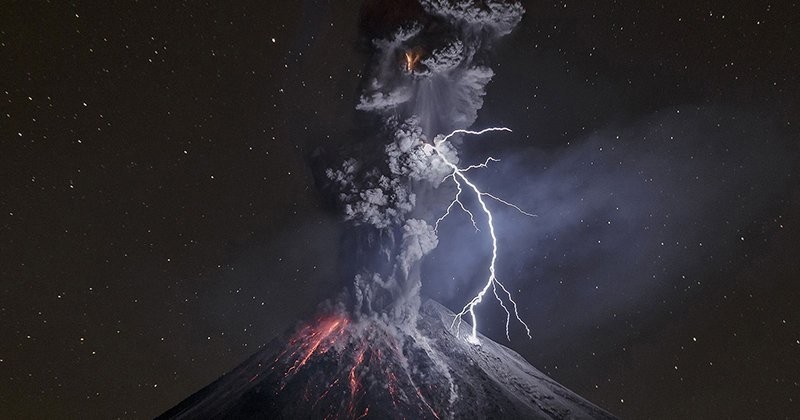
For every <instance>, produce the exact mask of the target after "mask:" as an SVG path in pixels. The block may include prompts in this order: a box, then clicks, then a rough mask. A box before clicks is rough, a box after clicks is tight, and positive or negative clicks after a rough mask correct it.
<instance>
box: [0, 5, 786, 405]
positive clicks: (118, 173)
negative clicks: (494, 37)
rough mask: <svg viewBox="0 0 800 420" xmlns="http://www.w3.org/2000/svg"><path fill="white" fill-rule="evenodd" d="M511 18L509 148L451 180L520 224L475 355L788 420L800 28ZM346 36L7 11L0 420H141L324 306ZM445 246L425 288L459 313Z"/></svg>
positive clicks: (333, 10)
mask: <svg viewBox="0 0 800 420" xmlns="http://www.w3.org/2000/svg"><path fill="white" fill-rule="evenodd" d="M387 3H390V2H387ZM524 4H525V7H526V9H527V13H526V15H525V17H524V18H523V20H522V22H521V23H520V25H519V27H518V28H517V30H516V31H515V32H514V33H512V34H511V35H509V36H507V37H506V38H504V39H503V40H502V41H501V42H499V43H498V44H497V46H496V48H495V49H494V50H493V53H492V56H491V57H490V60H491V63H492V67H493V68H494V70H495V73H496V75H495V78H494V79H493V81H492V83H491V84H490V85H489V87H488V92H487V96H486V98H485V105H484V107H483V109H482V110H481V111H480V113H479V117H478V121H477V122H476V124H475V126H476V127H479V126H489V125H501V124H502V125H506V126H509V127H511V128H513V129H514V133H513V135H508V136H502V137H501V136H497V137H493V138H492V139H493V140H492V141H491V142H477V143H475V144H473V145H470V146H469V147H467V148H466V149H465V151H464V153H465V155H464V156H465V158H467V159H470V158H471V159H473V160H481V157H482V156H485V155H486V154H487V153H491V154H492V155H494V156H495V157H498V158H500V159H501V163H502V165H496V166H493V167H492V168H490V169H489V170H487V171H486V172H484V173H483V174H482V175H480V177H479V178H478V180H479V182H481V184H482V185H486V186H487V187H489V189H491V190H492V191H495V192H497V194H499V195H502V196H503V197H508V198H510V199H511V198H513V200H514V202H515V203H517V204H519V205H521V206H523V207H524V208H526V209H530V210H531V211H533V212H535V213H537V214H538V215H539V217H538V218H536V219H535V220H528V219H525V218H522V219H520V218H519V217H517V216H515V215H514V214H513V213H512V212H505V211H503V212H501V213H500V214H501V216H502V217H501V220H500V221H499V222H498V225H499V228H498V232H499V233H500V235H501V237H502V239H501V242H500V247H501V249H502V250H505V252H504V253H503V254H502V255H501V257H500V258H501V260H500V262H499V266H500V270H501V271H500V274H501V276H503V278H504V280H505V281H506V283H507V284H509V285H510V286H511V287H512V288H513V290H514V291H515V294H516V296H517V300H518V303H520V312H521V315H522V317H523V318H525V319H526V322H528V324H529V325H530V326H531V328H532V330H533V339H532V340H527V339H526V338H524V335H523V334H521V332H520V331H519V330H513V331H512V342H511V343H508V342H506V341H505V338H504V334H503V331H502V325H503V319H502V316H501V313H499V311H497V310H496V308H495V309H492V308H487V309H486V310H485V311H484V312H482V317H484V319H485V321H484V322H483V325H486V327H485V328H484V331H483V332H484V333H485V334H486V335H487V336H489V337H491V338H493V339H495V340H496V341H498V342H500V343H505V344H507V345H509V346H510V347H511V348H513V349H514V350H516V351H518V352H519V353H520V354H522V355H523V356H524V357H525V358H526V359H527V360H529V361H530V362H531V363H532V364H533V365H534V366H536V367H538V368H539V369H541V370H542V371H544V372H545V373H547V374H548V375H550V376H551V377H553V378H554V379H556V380H557V381H559V382H560V383H562V384H563V385H565V386H567V387H568V388H570V389H572V390H574V391H575V392H577V393H578V394H580V395H582V396H584V397H586V398H588V399H589V400H591V401H592V402H595V403H596V404H598V405H600V406H602V407H604V408H607V409H608V410H610V411H612V412H614V413H615V414H618V415H620V416H622V417H625V418H686V417H692V418H723V417H728V418H750V417H761V418H784V417H789V416H792V415H793V413H796V412H797V411H798V410H800V407H798V400H799V399H800V318H798V315H797V309H796V306H797V305H796V303H797V302H798V301H799V300H800V283H798V280H800V262H799V261H798V259H797V258H796V253H797V251H796V244H797V241H798V239H800V184H798V181H797V168H798V163H799V162H798V157H799V156H800V155H799V154H798V144H797V140H798V134H800V133H799V132H798V126H800V119H798V116H799V115H800V105H799V104H798V101H797V92H798V91H799V90H800V79H799V76H798V75H799V74H800V59H798V58H797V55H798V51H797V49H798V47H799V46H800V33H798V28H797V27H796V23H797V20H798V16H800V4H797V3H793V2H788V1H787V2H762V1H753V2H746V4H733V3H731V2H723V1H693V2H680V1H663V2H648V3H647V5H646V6H644V5H643V3H642V2H638V1H627V0H620V1H608V2H606V1H603V2H579V3H572V2H540V1H525V2H524ZM360 8H361V2H360V1H345V0H340V1H335V2H334V1H333V0H330V1H323V0H305V1H297V2H263V1H241V2H235V4H208V3H202V2H172V3H158V4H156V3H152V2H114V3H113V4H112V5H101V4H99V3H94V4H90V3H85V4H81V3H67V2H12V3H9V4H6V5H4V7H3V11H2V12H0V60H1V61H2V65H0V84H1V85H2V86H0V121H1V123H0V136H2V137H1V138H2V142H1V143H0V180H2V188H0V333H2V337H3V339H2V340H0V412H2V413H6V414H8V415H11V416H12V417H16V418H37V417H38V418H43V417H81V418H115V417H123V418H147V417H152V416H154V415H157V414H159V413H161V412H163V411H164V410H166V409H168V408H169V407H171V406H173V405H174V404H176V403H177V402H179V401H180V400H182V399H183V398H185V397H186V396H188V395H189V394H190V393H192V392H194V391H195V390H197V389H199V388H200V387H202V386H204V385H206V384H207V383H209V382H210V381H212V380H213V379H215V378H217V377H218V376H219V375H221V374H222V373H224V372H226V371H227V370H229V369H231V368H232V367H234V366H236V365H237V364H238V363H240V362H241V361H242V360H244V358H246V357H247V356H248V355H250V354H252V353H253V352H255V351H256V350H257V349H258V347H259V346H260V345H262V344H264V343H266V342H268V341H269V340H270V339H271V338H273V337H274V336H276V335H277V334H278V333H280V332H282V331H284V330H285V329H287V328H290V327H291V326H293V325H295V323H296V322H298V321H299V320H302V319H304V318H305V317H308V316H309V315H310V314H312V313H313V312H314V309H315V307H316V306H317V305H318V304H319V303H320V302H321V301H323V300H324V299H326V298H330V297H332V296H335V295H336V294H337V293H338V292H339V291H340V290H341V288H342V286H343V284H345V282H346V281H347V279H342V278H340V276H339V275H338V274H337V273H340V272H341V271H342V266H343V265H344V264H345V263H344V262H343V261H342V259H343V258H345V257H343V256H344V255H346V253H344V252H342V249H341V247H340V245H341V238H342V236H343V232H344V231H345V229H347V228H348V226H347V225H345V224H343V223H341V222H340V219H341V215H340V214H338V213H337V212H336V211H335V209H333V208H331V206H330V205H329V197H327V195H326V194H327V193H326V192H325V191H324V190H323V189H321V188H319V184H320V183H319V181H318V179H316V178H315V176H314V169H313V167H314V165H315V164H316V163H315V162H317V160H316V158H315V157H316V156H319V155H320V154H323V155H325V154H329V155H333V154H335V153H336V151H337V150H341V149H345V148H348V147H351V146H352V145H353V144H356V143H358V142H359V141H361V139H363V138H368V137H370V136H369V134H368V133H365V130H367V129H369V126H368V125H366V124H364V123H363V116H361V115H359V113H358V112H357V111H356V110H355V109H354V108H355V104H356V103H357V101H358V95H359V92H360V88H361V87H362V86H363V85H362V83H363V80H362V77H363V75H364V74H365V72H366V65H367V63H368V60H369V50H368V40H366V39H365V37H364V32H363V31H362V30H361V24H362V23H361V21H360ZM459 220H460V221H461V222H464V220H463V219H457V218H456V219H453V220H452V221H449V222H448V224H446V225H445V226H444V227H443V229H442V231H441V232H440V237H441V242H440V245H439V247H438V248H437V249H436V250H435V251H434V252H433V253H432V254H431V255H430V256H429V257H428V259H426V261H425V263H424V264H423V282H424V286H423V290H424V292H425V293H426V294H427V295H428V296H430V297H433V298H435V299H437V300H439V301H440V302H442V303H443V304H445V305H447V306H449V307H450V308H451V309H456V308H459V307H460V306H461V305H463V302H464V300H465V299H468V298H469V297H470V296H471V294H472V293H473V292H474V285H475V283H474V282H471V279H474V278H475V277H474V273H475V272H477V271H479V264H480V261H481V258H482V257H480V256H481V255H485V251H486V249H485V248H486V246H485V244H482V245H481V244H476V245H474V246H464V244H471V243H473V242H474V237H472V236H469V235H473V233H471V231H470V229H465V226H464V225H463V223H459ZM471 276H472V277H471ZM425 279H429V281H426V280H425Z"/></svg>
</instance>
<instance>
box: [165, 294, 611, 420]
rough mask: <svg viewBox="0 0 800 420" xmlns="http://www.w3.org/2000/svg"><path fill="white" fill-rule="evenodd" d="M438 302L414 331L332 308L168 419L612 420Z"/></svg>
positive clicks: (426, 307)
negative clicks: (471, 339)
mask: <svg viewBox="0 0 800 420" xmlns="http://www.w3.org/2000/svg"><path fill="white" fill-rule="evenodd" d="M454 316H455V315H454V314H453V313H452V312H450V311H449V310H448V309H446V308H445V307H443V306H442V305H440V304H438V303H437V302H434V301H432V300H428V301H426V302H425V303H424V304H423V305H422V308H421V311H420V317H419V321H418V325H417V328H416V330H415V331H401V330H399V329H397V328H396V327H394V326H392V325H389V324H386V323H385V322H383V321H381V320H379V319H375V318H370V319H361V320H351V319H349V318H347V317H345V316H344V315H343V313H335V312H333V313H329V314H327V315H323V316H320V317H318V318H317V319H316V320H315V321H314V322H312V323H309V324H307V325H305V326H302V327H300V328H298V329H297V330H296V331H295V332H294V333H293V334H287V335H286V336H285V337H282V338H276V339H275V340H273V341H272V342H271V343H270V344H268V345H267V346H265V347H264V348H263V349H262V350H261V351H259V352H258V353H256V354H254V355H253V356H252V357H250V358H249V359H248V360H247V361H245V362H244V363H242V364H241V365H239V366H238V367H236V368H235V369H233V370H232V371H230V372H228V373H227V374H225V375H224V376H222V377H221V378H219V379H218V380H216V381H215V382H213V383H212V384H210V385H208V386H207V387H205V388H203V389H201V390H200V391H198V392H197V393H195V394H193V395H192V396H190V397H189V398H187V399H186V400H184V401H183V402H181V403H180V404H178V405H177V406H175V407H174V408H172V409H170V410H169V411H167V412H165V413H164V414H163V415H161V416H160V417H159V418H160V419H206V418H231V419H234V418H235V419H255V418H271V419H323V418H325V419H358V418H365V419H481V418H495V419H566V418H569V419H588V418H592V419H613V418H614V416H613V415H611V414H609V413H608V412H606V411H604V410H602V409H600V408H598V407H597V406H595V405H593V404H592V403H590V402H588V401H586V400H584V399H583V398H581V397H579V396H578V395H576V394H574V393H573V392H572V391H569V390H568V389H566V388H564V387H563V386H561V385H560V384H558V383H556V382H555V381H553V380H552V379H550V378H549V377H547V376H546V375H544V374H543V373H541V372H539V371H538V370H536V369H535V368H534V367H533V366H531V365H530V364H529V363H528V362H526V361H525V360H524V359H523V358H522V357H521V356H520V355H518V354H517V353H515V352H514V351H512V350H510V349H509V348H507V347H505V346H502V345H500V344H497V343H495V342H493V341H491V340H489V339H488V338H486V337H483V336H481V337H480V340H481V344H479V345H474V344H470V343H468V342H467V341H466V340H464V339H463V336H464V335H467V334H469V333H470V332H469V326H468V325H465V324H462V327H461V331H455V330H453V329H451V328H450V324H451V322H452V319H453V317H454Z"/></svg>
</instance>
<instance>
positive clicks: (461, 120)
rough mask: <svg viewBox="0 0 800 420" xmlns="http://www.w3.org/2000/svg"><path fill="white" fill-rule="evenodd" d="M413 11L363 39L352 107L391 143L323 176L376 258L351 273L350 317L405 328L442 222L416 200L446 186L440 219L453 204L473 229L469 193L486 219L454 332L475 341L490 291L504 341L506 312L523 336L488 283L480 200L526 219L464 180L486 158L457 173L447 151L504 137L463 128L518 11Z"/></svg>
mask: <svg viewBox="0 0 800 420" xmlns="http://www.w3.org/2000/svg"><path fill="white" fill-rule="evenodd" d="M406 3H408V2H406ZM384 6H385V7H391V5H390V4H385V2H384ZM416 7H417V11H418V12H420V13H419V15H418V16H416V18H415V19H412V20H411V21H407V22H405V23H404V24H402V25H400V26H399V27H397V28H396V29H395V30H394V31H393V32H390V33H388V34H385V35H384V36H382V37H379V38H377V39H375V40H373V41H372V44H373V47H374V62H373V66H372V69H371V75H370V77H369V79H368V80H367V81H366V87H365V90H364V92H363V94H362V96H361V99H360V102H359V104H358V105H357V108H358V109H359V110H362V111H364V112H366V113H368V114H370V115H374V116H377V117H378V118H379V119H380V121H381V124H382V125H383V127H384V129H385V132H386V133H387V134H388V137H390V138H391V141H390V142H389V143H388V144H387V145H386V146H385V148H384V150H383V152H384V153H385V154H384V156H383V158H382V159H380V162H379V164H378V165H375V166H372V167H364V166H365V165H362V163H361V162H360V161H359V160H358V159H356V158H351V159H347V160H346V161H345V162H344V163H343V164H342V165H341V167H338V168H332V169H328V170H327V172H326V175H327V177H328V179H329V180H330V181H331V182H332V184H333V185H334V186H335V188H336V190H337V191H338V199H339V201H340V202H341V206H342V209H343V211H344V214H345V218H346V219H347V220H348V221H350V222H352V223H354V224H355V225H358V226H359V228H360V229H364V228H365V227H366V229H367V231H368V233H367V234H365V235H364V238H365V239H363V242H366V243H365V244H361V245H362V246H364V247H365V248H369V249H371V250H373V252H374V253H375V254H377V255H375V256H374V258H375V260H376V261H377V262H376V263H373V264H365V266H364V267H361V268H360V269H359V272H358V273H356V275H355V281H354V285H353V296H354V301H353V307H354V312H355V313H356V314H358V315H359V316H366V317H372V318H380V319H383V320H385V321H387V322H388V323H391V324H394V325H397V326H399V327H400V328H403V329H405V330H407V331H411V330H413V328H414V325H415V322H416V319H417V318H416V317H417V313H418V311H419V306H420V294H419V292H420V288H421V278H420V261H421V259H422V258H423V256H425V255H426V254H428V253H429V252H430V251H431V250H433V249H434V248H435V247H436V246H437V245H438V238H437V235H436V233H437V228H438V225H439V223H440V222H442V221H443V220H444V218H445V216H442V217H441V218H439V220H436V222H435V224H434V223H432V221H431V222H428V221H427V220H430V219H432V218H431V217H430V210H429V209H428V208H427V207H426V206H425V205H424V204H425V203H419V202H418V197H420V196H429V195H430V193H431V191H432V190H434V189H439V187H440V186H441V185H442V184H443V182H445V181H447V182H448V184H447V185H446V186H442V188H441V189H442V190H445V189H447V190H450V191H452V188H453V186H454V187H455V192H453V194H454V199H453V201H452V202H451V204H450V206H449V207H447V209H446V212H445V215H448V214H450V211H451V210H453V208H454V206H456V205H457V206H458V209H460V210H463V211H464V212H466V213H467V214H468V215H469V217H470V219H471V220H472V223H473V225H474V227H475V229H476V230H480V229H479V226H478V222H476V220H475V217H474V214H473V213H472V212H471V211H470V210H469V209H468V208H467V207H466V206H465V204H464V202H463V201H462V200H463V199H464V195H465V194H471V195H473V196H472V197H471V198H470V200H474V201H475V202H477V203H478V204H479V209H478V211H480V213H482V215H483V216H484V217H483V219H485V220H486V221H485V228H486V229H484V230H485V231H486V232H487V233H488V234H489V235H490V236H489V237H486V238H485V240H487V241H490V242H491V245H492V255H491V256H490V257H491V263H490V265H489V266H488V267H487V272H488V273H487V275H488V278H487V281H486V283H485V284H484V285H483V286H481V287H477V288H476V293H477V295H476V296H475V298H473V299H472V300H471V301H470V302H469V303H467V304H466V305H465V306H464V309H463V310H462V311H461V312H460V313H459V314H458V316H457V318H456V319H455V320H454V327H460V323H461V317H462V316H465V315H469V316H470V322H471V323H472V327H473V328H472V333H471V334H470V335H469V337H468V338H469V339H470V341H473V342H477V319H476V316H475V311H474V309H475V307H476V306H477V305H478V304H480V303H481V302H482V301H483V298H484V296H485V295H486V294H487V293H488V292H489V291H491V292H492V293H493V295H494V297H495V298H496V299H497V301H499V304H500V305H501V306H502V308H503V309H504V310H505V311H506V314H507V315H508V318H507V322H506V335H507V336H508V320H510V319H511V316H512V314H513V316H514V317H515V318H516V320H518V321H519V322H520V323H521V324H522V325H523V326H524V327H525V329H526V331H528V335H529V336H530V330H529V329H528V326H527V325H526V324H525V323H524V322H523V321H522V319H521V318H520V317H519V315H518V313H517V307H516V303H515V302H514V301H513V299H512V296H511V293H510V292H509V291H508V290H507V289H506V288H505V287H504V286H503V284H502V283H500V281H499V280H498V279H497V277H496V272H495V266H496V261H497V257H498V255H497V238H496V236H495V229H494V225H493V216H492V213H491V211H490V207H489V205H488V204H487V203H486V200H491V201H492V204H494V203H498V202H499V203H501V204H504V205H509V206H512V207H514V208H515V209H517V210H519V211H520V212H522V213H523V214H525V215H528V216H533V215H532V214H530V213H527V212H524V211H522V210H521V209H519V208H518V207H516V206H514V205H512V204H511V203H508V202H506V201H504V200H502V199H500V198H498V197H496V196H493V195H491V194H489V193H487V192H484V191H481V190H480V189H479V188H478V187H477V186H476V185H475V184H474V183H473V182H472V181H471V180H470V179H469V178H468V177H467V171H469V170H472V169H478V168H481V167H485V166H486V164H488V163H489V162H490V161H493V160H494V159H492V158H489V159H487V160H486V162H484V163H483V164H479V165H471V166H465V167H461V166H459V158H458V155H457V153H456V147H455V146H457V145H458V143H456V141H459V138H458V137H457V136H459V135H462V134H483V133H484V132H489V131H511V130H509V129H507V128H492V129H489V130H484V131H481V132H470V131H466V129H467V128H469V127H470V126H471V125H472V124H473V123H474V122H475V119H476V117H477V112H478V110H479V109H480V108H481V107H482V106H483V96H484V95H485V91H486V86H487V84H488V83H489V81H490V80H491V78H492V76H493V74H494V73H493V72H492V70H491V69H490V68H489V67H487V66H486V65H485V64H484V63H483V62H482V58H483V56H484V55H485V53H486V50H487V49H488V48H489V47H490V46H491V44H492V43H493V42H494V41H495V40H497V39H498V38H500V37H502V36H503V35H506V34H508V33H510V32H511V30H512V29H513V28H514V27H515V26H516V24H517V23H518V22H519V21H520V19H521V18H522V14H523V12H524V10H523V8H522V6H521V4H520V3H518V2H516V1H497V0H484V1H467V0H452V1H447V0H420V1H419V3H418V4H417V5H416ZM495 161H496V160H495ZM462 187H466V191H465V190H464V188H462ZM482 240H483V239H482ZM498 289H499V290H498ZM509 338H510V337H509Z"/></svg>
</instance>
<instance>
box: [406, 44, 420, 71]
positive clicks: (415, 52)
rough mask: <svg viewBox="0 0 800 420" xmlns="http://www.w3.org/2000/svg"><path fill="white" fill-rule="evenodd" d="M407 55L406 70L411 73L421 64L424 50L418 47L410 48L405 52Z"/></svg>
mask: <svg viewBox="0 0 800 420" xmlns="http://www.w3.org/2000/svg"><path fill="white" fill-rule="evenodd" d="M405 57H406V71H407V72H409V73H411V72H412V71H414V68H415V67H417V64H419V60H420V59H422V52H421V51H420V50H419V49H418V48H415V49H412V50H408V51H406V53H405Z"/></svg>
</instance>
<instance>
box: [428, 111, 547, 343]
mask: <svg viewBox="0 0 800 420" xmlns="http://www.w3.org/2000/svg"><path fill="white" fill-rule="evenodd" d="M490 131H508V132H511V129H510V128H506V127H490V128H485V129H483V130H480V131H470V130H454V131H453V132H451V133H450V134H448V135H446V136H444V137H441V138H438V139H434V142H433V146H430V145H428V146H429V148H430V149H432V150H433V152H434V153H435V154H436V155H437V156H438V157H439V158H440V159H442V161H443V162H444V163H445V165H447V166H448V167H449V168H450V169H451V170H452V172H451V173H450V174H449V175H447V176H446V177H445V179H444V180H445V181H446V180H448V179H452V180H453V182H454V183H455V184H456V189H457V191H456V195H455V197H454V198H453V201H451V202H450V205H449V206H447V210H446V211H445V214H444V215H442V217H440V218H439V219H438V220H436V224H435V226H434V229H435V230H438V229H439V223H441V222H442V221H443V220H444V219H445V218H447V216H449V215H450V212H451V210H452V209H453V208H454V207H455V206H456V205H458V207H459V208H461V210H463V211H464V212H465V213H467V214H468V215H469V218H470V221H471V222H472V226H473V227H474V228H475V230H476V231H478V230H480V229H478V225H477V223H476V222H475V215H474V214H473V213H472V212H471V211H470V210H469V209H467V207H466V206H464V203H463V202H462V201H461V195H462V194H463V193H464V189H465V188H468V189H469V190H470V191H471V192H472V193H473V194H474V195H475V198H476V199H477V200H478V203H479V204H480V208H481V211H483V213H484V214H485V215H486V224H487V225H488V227H489V235H490V236H491V238H492V259H491V263H490V264H489V278H488V279H487V280H486V284H485V285H484V286H483V288H482V289H481V290H480V291H479V292H478V294H477V295H475V297H473V298H472V300H470V301H469V302H468V303H467V304H466V305H464V308H463V309H462V310H461V312H459V313H458V314H456V316H455V318H454V319H453V323H452V324H451V328H455V329H456V332H458V331H460V329H461V321H462V318H463V317H464V316H466V315H467V314H469V316H470V318H471V319H472V334H470V336H469V337H467V341H469V342H471V343H474V344H479V343H480V341H479V340H478V320H477V318H476V317H475V307H476V306H478V305H479V304H480V303H481V302H483V297H484V296H485V295H486V294H487V293H488V292H489V290H491V291H492V293H493V294H494V297H495V299H497V301H498V302H499V303H500V306H501V307H502V308H503V310H504V311H505V312H506V338H507V339H508V340H509V341H510V340H511V336H510V334H509V331H508V328H509V324H510V323H511V312H512V310H513V312H514V317H515V318H516V319H517V321H519V323H520V324H522V326H523V327H525V332H526V333H527V334H528V338H531V330H530V328H528V324H526V323H525V321H523V320H522V318H520V316H519V312H518V310H517V303H516V302H515V301H514V299H513V298H512V297H511V292H509V291H508V289H506V287H505V286H504V285H503V283H501V282H500V280H498V279H497V273H496V265H497V235H496V234H495V228H494V216H493V215H492V212H491V210H489V207H488V206H487V205H486V200H485V198H491V199H492V200H495V201H497V202H499V203H501V204H504V205H506V206H509V207H511V208H513V209H515V210H517V211H518V212H520V213H521V214H523V215H525V216H528V217H536V215H535V214H531V213H528V212H526V211H524V210H522V209H521V208H519V207H518V206H516V205H514V204H512V203H509V202H508V201H505V200H503V199H501V198H499V197H497V196H494V195H492V194H490V193H487V192H484V191H481V190H480V188H478V187H477V186H476V185H475V184H474V183H473V182H472V181H471V180H470V179H469V178H468V177H467V175H466V173H467V172H468V171H470V170H472V169H479V168H486V167H487V165H488V164H489V162H499V159H495V158H492V157H489V158H487V159H486V161H485V162H484V163H482V164H478V165H470V166H468V167H466V168H459V167H458V166H456V165H455V164H454V163H453V162H451V161H450V160H449V159H447V156H446V153H445V151H444V150H443V149H442V145H443V144H444V142H446V141H447V140H449V139H450V138H451V137H453V136H454V135H456V134H470V135H476V136H479V135H482V134H484V133H487V132H490ZM465 185H466V187H465ZM498 288H500V290H502V291H503V293H504V294H505V295H506V296H507V297H508V301H509V302H510V303H511V309H512V310H509V308H508V307H507V306H506V304H505V302H504V301H503V299H502V298H501V294H500V293H498V290H497V289H498Z"/></svg>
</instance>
